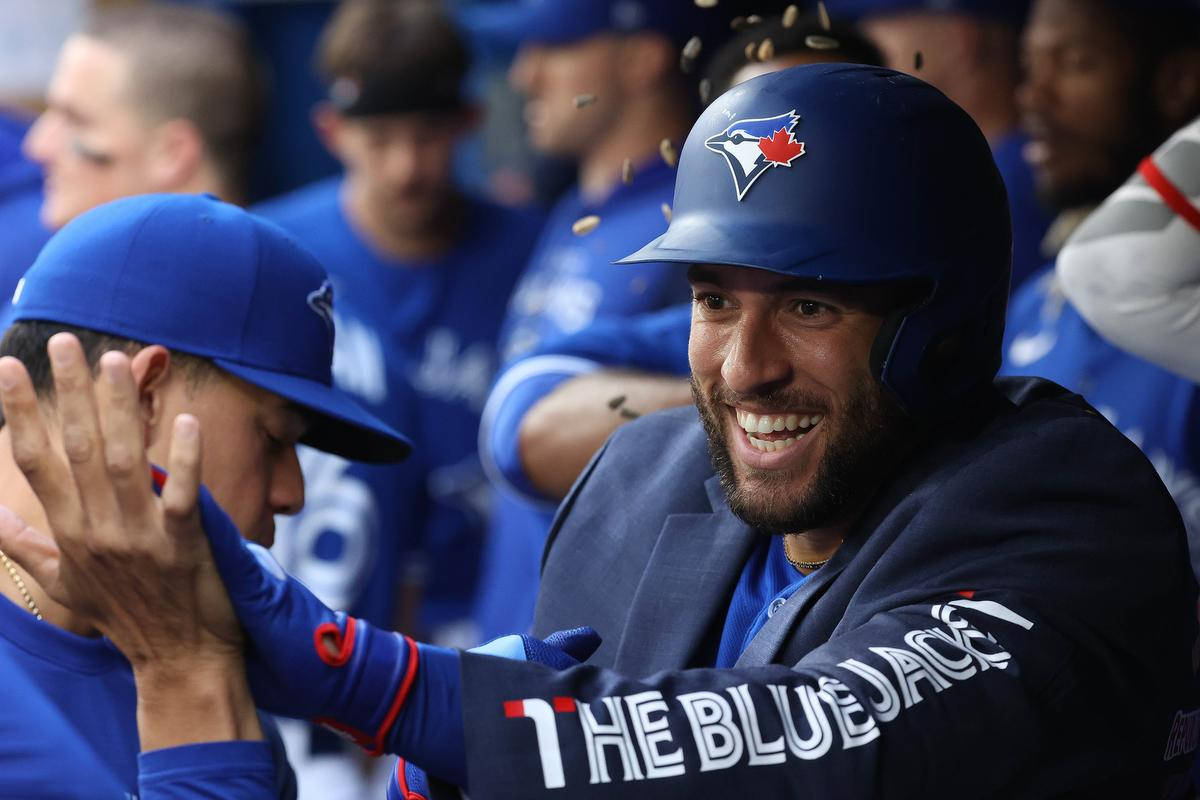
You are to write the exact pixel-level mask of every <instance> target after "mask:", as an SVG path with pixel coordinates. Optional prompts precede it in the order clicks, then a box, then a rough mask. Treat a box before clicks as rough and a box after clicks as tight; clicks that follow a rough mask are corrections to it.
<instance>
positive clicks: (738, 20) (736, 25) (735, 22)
mask: <svg viewBox="0 0 1200 800" xmlns="http://www.w3.org/2000/svg"><path fill="white" fill-rule="evenodd" d="M729 27H731V28H733V29H734V30H735V31H740V30H741V29H742V28H744V27H746V18H745V17H734V18H733V19H731V20H729Z"/></svg>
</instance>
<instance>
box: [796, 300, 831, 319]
mask: <svg viewBox="0 0 1200 800" xmlns="http://www.w3.org/2000/svg"><path fill="white" fill-rule="evenodd" d="M796 310H797V311H798V312H800V316H802V317H815V316H817V315H818V314H821V313H824V311H825V306H824V305H823V304H822V303H818V302H817V301H815V300H801V301H800V302H798V303H796Z"/></svg>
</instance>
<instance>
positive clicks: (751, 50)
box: [746, 42, 758, 61]
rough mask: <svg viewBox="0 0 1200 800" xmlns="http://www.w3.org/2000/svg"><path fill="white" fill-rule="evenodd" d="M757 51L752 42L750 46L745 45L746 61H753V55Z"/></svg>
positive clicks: (755, 45)
mask: <svg viewBox="0 0 1200 800" xmlns="http://www.w3.org/2000/svg"><path fill="white" fill-rule="evenodd" d="M757 50H758V45H757V44H755V43H754V42H751V43H750V44H748V45H746V60H747V61H753V60H754V53H755V52H756V51H757Z"/></svg>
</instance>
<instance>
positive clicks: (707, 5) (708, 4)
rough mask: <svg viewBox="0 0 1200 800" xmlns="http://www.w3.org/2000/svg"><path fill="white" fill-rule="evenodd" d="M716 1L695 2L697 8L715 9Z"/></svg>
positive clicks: (700, 0)
mask: <svg viewBox="0 0 1200 800" xmlns="http://www.w3.org/2000/svg"><path fill="white" fill-rule="evenodd" d="M716 5H717V0H696V7H697V8H716Z"/></svg>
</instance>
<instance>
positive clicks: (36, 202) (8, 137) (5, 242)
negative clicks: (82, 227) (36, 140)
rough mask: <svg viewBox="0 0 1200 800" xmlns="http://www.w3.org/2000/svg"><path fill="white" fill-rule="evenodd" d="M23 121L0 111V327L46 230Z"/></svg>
mask: <svg viewBox="0 0 1200 800" xmlns="http://www.w3.org/2000/svg"><path fill="white" fill-rule="evenodd" d="M26 128H27V122H26V121H25V120H24V119H21V118H19V117H15V116H11V115H8V114H5V113H0V322H3V325H2V326H0V330H3V328H4V327H7V321H6V319H5V317H6V316H7V314H5V313H4V311H6V310H7V309H8V306H9V303H10V302H11V300H12V295H13V289H14V288H15V287H16V285H17V281H18V280H19V279H20V277H21V276H22V275H24V274H25V270H27V269H29V266H30V265H31V264H32V263H33V260H34V259H35V258H37V254H38V252H39V251H40V250H41V249H42V245H43V244H45V243H46V240H47V239H49V238H50V231H48V230H46V228H45V227H43V226H42V223H41V221H40V220H39V219H38V213H39V211H40V210H41V207H42V171H41V169H40V168H38V166H37V165H36V164H34V163H33V162H31V161H29V160H27V159H26V158H25V157H24V155H22V153H21V139H22V138H23V137H24V136H25V130H26Z"/></svg>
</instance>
